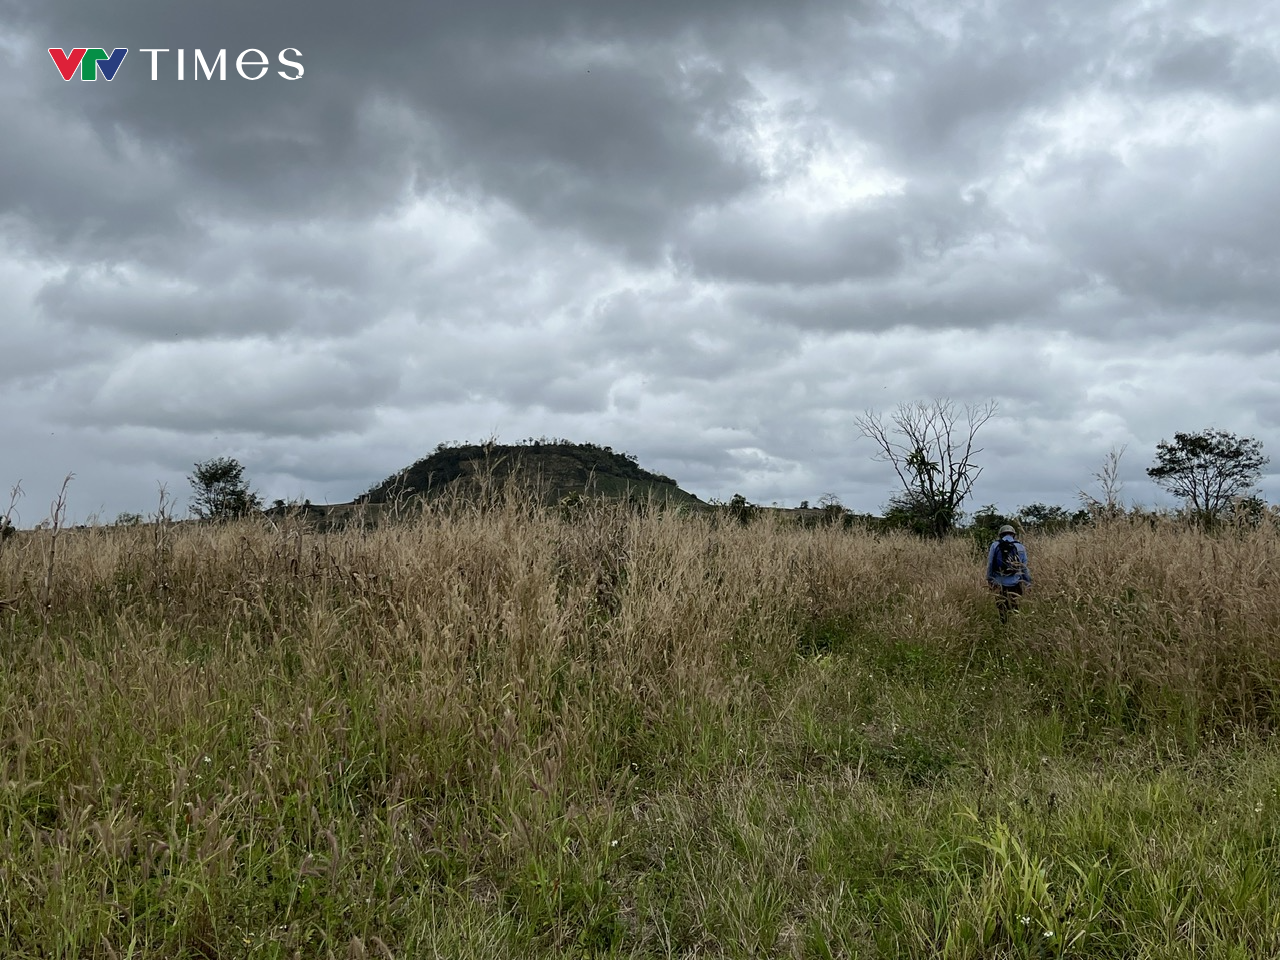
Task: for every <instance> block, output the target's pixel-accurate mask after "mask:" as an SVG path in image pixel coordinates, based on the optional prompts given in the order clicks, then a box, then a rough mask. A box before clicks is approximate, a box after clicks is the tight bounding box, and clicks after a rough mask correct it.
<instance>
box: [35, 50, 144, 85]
mask: <svg viewBox="0 0 1280 960" xmlns="http://www.w3.org/2000/svg"><path fill="white" fill-rule="evenodd" d="M128 52H129V48H128V47H116V48H115V50H113V51H112V52H111V56H107V51H105V50H103V49H102V48H101V47H94V48H92V49H90V48H88V47H76V48H75V49H74V50H72V51H71V52H70V53H67V52H66V51H64V50H61V49H59V48H58V47H50V48H49V56H51V57H53V62H54V63H55V64H57V65H58V72H59V73H60V74H62V79H63V80H70V79H71V78H72V77H74V76H75V75H76V67H79V68H80V79H81V80H97V79H98V77H97V73H98V71H99V70H101V71H102V78H103V79H104V80H114V79H115V78H116V71H117V70H119V69H120V64H122V63H124V58H125V56H126V54H128Z"/></svg>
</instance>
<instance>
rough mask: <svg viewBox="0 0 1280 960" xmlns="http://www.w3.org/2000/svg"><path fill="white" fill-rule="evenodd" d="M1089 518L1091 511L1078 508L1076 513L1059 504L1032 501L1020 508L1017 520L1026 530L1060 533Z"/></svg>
mask: <svg viewBox="0 0 1280 960" xmlns="http://www.w3.org/2000/svg"><path fill="white" fill-rule="evenodd" d="M1088 520H1089V511H1087V510H1077V511H1075V512H1074V513H1072V512H1070V511H1068V510H1067V508H1066V507H1060V506H1058V505H1057V504H1054V505H1052V506H1049V505H1048V504H1043V503H1031V504H1028V505H1027V506H1025V507H1019V508H1018V515H1017V522H1018V524H1019V526H1021V527H1022V528H1023V529H1024V530H1038V531H1040V532H1042V533H1060V532H1061V531H1063V530H1069V529H1071V528H1072V527H1075V526H1079V525H1080V524H1082V523H1086V522H1087V521H1088Z"/></svg>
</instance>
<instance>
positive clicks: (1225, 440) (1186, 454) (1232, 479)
mask: <svg viewBox="0 0 1280 960" xmlns="http://www.w3.org/2000/svg"><path fill="white" fill-rule="evenodd" d="M1269 462H1270V458H1269V457H1265V456H1263V455H1262V443H1261V442H1260V441H1258V440H1257V439H1255V438H1253V437H1237V436H1236V435H1235V434H1234V433H1229V432H1227V431H1226V430H1216V429H1213V428H1210V429H1207V430H1201V431H1200V432H1199V433H1175V434H1174V435H1173V442H1172V443H1168V442H1166V441H1164V440H1161V441H1160V443H1159V444H1157V445H1156V462H1155V464H1154V465H1153V466H1151V467H1149V468H1148V469H1147V476H1149V477H1151V479H1152V480H1154V481H1155V482H1156V483H1157V484H1159V485H1160V486H1161V487H1163V488H1164V489H1166V490H1168V491H1169V492H1170V493H1172V494H1173V495H1174V496H1176V497H1180V498H1181V499H1182V500H1183V502H1184V503H1185V504H1186V506H1187V508H1188V510H1189V511H1190V512H1191V514H1192V516H1194V517H1195V518H1196V519H1198V520H1200V521H1202V522H1204V523H1213V522H1214V521H1215V520H1217V519H1218V518H1219V516H1220V515H1221V514H1222V513H1223V511H1224V510H1225V509H1227V508H1228V507H1229V506H1230V504H1231V502H1232V501H1233V500H1235V499H1236V498H1238V497H1247V496H1249V494H1250V493H1251V491H1252V490H1253V486H1254V484H1256V483H1257V482H1258V478H1259V477H1260V476H1261V475H1262V468H1263V467H1264V466H1266V465H1267V464H1268V463H1269Z"/></svg>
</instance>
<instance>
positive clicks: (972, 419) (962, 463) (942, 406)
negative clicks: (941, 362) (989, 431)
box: [854, 399, 999, 537]
mask: <svg viewBox="0 0 1280 960" xmlns="http://www.w3.org/2000/svg"><path fill="white" fill-rule="evenodd" d="M998 409H999V408H998V405H997V404H996V401H995V400H988V401H986V402H985V403H981V404H965V405H964V407H963V408H959V407H957V406H956V404H955V403H954V402H953V401H951V400H942V399H935V400H932V401H930V402H928V403H924V402H920V401H917V402H915V403H905V404H900V405H899V406H898V408H897V409H896V410H895V411H894V413H893V415H892V416H891V417H890V419H889V422H888V423H886V422H885V420H884V417H883V416H881V415H880V414H879V413H877V412H876V411H874V410H868V411H867V412H866V413H865V414H863V415H862V416H860V417H856V418H855V419H854V423H856V424H857V426H858V429H859V430H860V431H861V433H862V435H863V436H864V437H866V438H867V439H869V440H873V441H875V443H876V445H877V446H878V447H879V448H880V452H879V453H878V454H877V455H876V459H877V460H881V461H885V462H887V463H889V464H890V465H892V467H893V470H894V473H896V474H897V475H898V481H899V482H900V483H901V484H902V492H901V493H899V494H896V495H895V496H894V498H893V499H892V500H891V501H890V512H891V513H892V512H898V513H900V514H903V515H905V516H907V517H909V518H910V519H911V520H912V521H913V525H915V526H916V527H917V529H919V530H920V531H921V532H922V533H927V534H930V535H932V536H936V537H941V536H944V535H946V534H947V533H949V532H950V531H951V530H952V529H953V528H954V527H955V524H956V521H957V520H958V519H959V518H960V506H961V504H962V503H964V500H965V498H966V497H968V496H969V491H970V490H972V489H973V484H974V481H976V480H977V479H978V475H979V474H981V473H982V468H981V467H979V466H978V465H977V464H976V463H974V459H973V458H974V457H975V456H977V455H978V454H979V453H981V452H982V448H981V447H975V446H974V441H975V439H976V437H977V434H978V430H979V429H981V427H982V425H983V424H985V423H986V422H987V421H988V420H990V419H991V418H992V417H994V416H995V415H996V412H997V410H998Z"/></svg>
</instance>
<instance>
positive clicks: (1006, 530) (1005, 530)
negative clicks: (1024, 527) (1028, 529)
mask: <svg viewBox="0 0 1280 960" xmlns="http://www.w3.org/2000/svg"><path fill="white" fill-rule="evenodd" d="M1006 533H1012V534H1013V535H1014V536H1015V537H1016V536H1017V535H1018V531H1017V530H1015V529H1013V527H1011V526H1010V525H1009V524H1007V523H1006V524H1005V525H1004V526H1003V527H1001V528H1000V533H999V534H998V535H999V536H1001V537H1003V536H1004V535H1005V534H1006Z"/></svg>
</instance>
